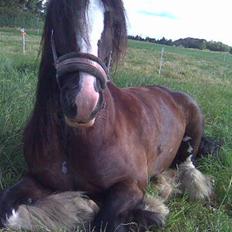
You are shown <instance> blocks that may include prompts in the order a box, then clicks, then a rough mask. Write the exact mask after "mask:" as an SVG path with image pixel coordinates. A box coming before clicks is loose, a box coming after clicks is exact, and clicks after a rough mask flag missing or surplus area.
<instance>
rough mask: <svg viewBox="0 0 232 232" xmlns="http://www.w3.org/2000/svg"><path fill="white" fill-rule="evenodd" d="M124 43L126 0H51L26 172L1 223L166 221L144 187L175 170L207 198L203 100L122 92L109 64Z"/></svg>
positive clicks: (118, 226) (8, 195) (1, 202)
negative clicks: (202, 168)
mask: <svg viewBox="0 0 232 232" xmlns="http://www.w3.org/2000/svg"><path fill="white" fill-rule="evenodd" d="M126 42H127V33H126V23H125V14H124V8H123V4H122V2H121V0H51V1H50V2H49V6H48V11H47V17H46V22H45V28H44V34H43V39H42V46H43V51H42V59H41V65H40V70H39V78H38V86H37V95H36V103H35V106H34V110H33V112H32V115H31V118H30V120H29V122H28V124H27V126H26V128H25V132H24V155H25V160H26V162H27V166H28V172H27V175H25V176H24V177H23V179H22V180H21V181H20V182H18V183H17V184H16V185H14V186H13V187H11V188H9V189H7V190H5V191H4V192H2V193H1V195H0V218H1V224H2V226H6V227H9V228H14V229H31V230H35V229H37V228H38V226H41V227H42V228H47V229H49V230H58V229H59V228H65V229H69V230H70V229H73V228H75V227H76V226H79V225H80V224H86V223H91V228H92V229H94V230H95V231H102V230H104V231H111V232H112V231H114V230H117V231H119V232H123V231H128V230H130V229H131V228H133V226H135V225H136V226H137V228H138V230H139V231H143V230H145V229H147V228H150V227H153V226H157V227H160V226H163V225H164V222H165V218H166V216H167V214H168V209H167V208H166V206H165V205H164V204H163V202H162V201H157V199H156V200H155V199H152V198H151V197H145V192H146V188H147V185H148V181H149V179H150V178H152V177H159V175H160V174H161V173H163V172H164V171H165V170H167V169H168V168H169V167H176V166H179V167H182V168H179V169H178V170H179V173H178V174H176V175H175V178H176V179H177V180H178V181H179V182H181V186H182V187H181V190H182V191H187V192H189V193H190V195H191V196H192V198H201V199H208V198H209V197H210V195H211V193H212V186H211V181H210V179H209V178H207V177H205V176H204V175H203V174H202V173H200V172H199V171H198V170H196V169H195V167H194V165H193V163H192V161H191V160H192V159H194V158H195V157H196V156H198V154H199V147H200V146H201V147H204V141H205V140H204V137H203V115H202V113H201V110H200V109H199V106H198V105H197V103H196V102H195V101H194V100H193V99H192V98H191V97H190V96H188V95H186V94H184V93H181V92H174V91H171V90H169V89H167V88H164V87H161V86H150V87H140V88H121V89H120V88H117V87H116V86H115V85H114V84H113V83H112V81H110V80H109V78H108V77H109V69H110V67H111V66H112V65H113V64H115V63H117V62H118V60H119V58H120V57H121V56H122V55H123V53H124V52H125V49H126ZM111 60H112V62H110V61H111ZM186 178H188V179H187V180H186ZM188 183H192V186H189V185H188ZM186 184H187V185H186ZM80 192H83V193H84V194H85V196H87V198H86V197H84V196H83V195H82V194H81V193H80ZM132 222H133V223H132Z"/></svg>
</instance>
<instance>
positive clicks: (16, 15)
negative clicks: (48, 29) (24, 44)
mask: <svg viewBox="0 0 232 232" xmlns="http://www.w3.org/2000/svg"><path fill="white" fill-rule="evenodd" d="M41 26H42V17H41V16H38V15H36V14H34V13H32V12H29V11H24V10H22V9H18V8H8V7H0V27H25V28H40V27H41Z"/></svg>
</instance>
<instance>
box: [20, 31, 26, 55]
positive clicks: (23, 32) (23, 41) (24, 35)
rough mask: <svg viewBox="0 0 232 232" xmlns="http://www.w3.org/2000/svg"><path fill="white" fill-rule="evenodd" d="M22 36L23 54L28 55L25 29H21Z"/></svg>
mask: <svg viewBox="0 0 232 232" xmlns="http://www.w3.org/2000/svg"><path fill="white" fill-rule="evenodd" d="M21 36H22V44H23V54H25V53H26V32H25V29H24V28H22V29H21Z"/></svg>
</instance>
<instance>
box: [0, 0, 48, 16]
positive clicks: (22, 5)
mask: <svg viewBox="0 0 232 232" xmlns="http://www.w3.org/2000/svg"><path fill="white" fill-rule="evenodd" d="M0 7H1V8H5V9H13V8H14V9H15V10H19V9H21V10H24V11H30V12H33V13H37V14H41V13H43V12H44V9H45V7H46V4H43V0H0Z"/></svg>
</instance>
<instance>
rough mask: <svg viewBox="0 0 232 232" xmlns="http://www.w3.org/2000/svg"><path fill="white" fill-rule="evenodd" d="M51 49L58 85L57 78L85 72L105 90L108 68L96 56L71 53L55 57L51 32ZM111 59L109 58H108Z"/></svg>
mask: <svg viewBox="0 0 232 232" xmlns="http://www.w3.org/2000/svg"><path fill="white" fill-rule="evenodd" d="M51 47H52V54H53V59H54V65H55V68H56V78H57V82H58V84H59V77H61V76H63V75H65V74H67V73H71V72H86V73H89V74H91V75H93V76H95V77H96V78H97V80H99V82H100V87H101V89H105V88H106V84H107V82H108V81H109V78H108V76H109V67H110V63H109V64H108V65H109V67H108V68H107V67H106V65H105V64H104V62H103V61H102V60H101V59H100V58H99V57H97V56H94V55H92V54H89V53H82V52H71V53H68V54H65V55H62V56H60V57H58V56H57V52H56V47H55V41H54V36H53V31H52V34H51ZM110 59H111V57H110Z"/></svg>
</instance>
